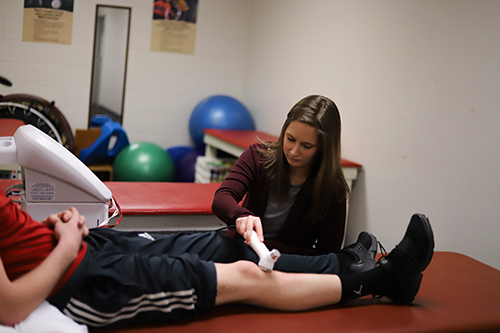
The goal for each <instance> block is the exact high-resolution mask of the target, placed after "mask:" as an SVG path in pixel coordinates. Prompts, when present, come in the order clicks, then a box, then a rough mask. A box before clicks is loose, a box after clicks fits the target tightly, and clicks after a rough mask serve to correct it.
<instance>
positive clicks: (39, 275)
mask: <svg viewBox="0 0 500 333" xmlns="http://www.w3.org/2000/svg"><path fill="white" fill-rule="evenodd" d="M70 212H71V214H70V215H71V216H70V217H69V220H68V221H67V222H66V221H64V222H63V221H62V220H60V221H59V222H54V223H53V227H54V231H55V236H56V239H57V241H58V243H57V245H56V247H55V248H54V250H53V251H52V252H51V254H50V255H49V256H48V257H47V258H46V259H45V260H44V261H43V262H42V263H41V264H40V265H39V266H38V267H37V268H35V269H34V270H32V271H31V272H29V273H27V274H25V275H24V276H22V277H20V278H18V279H17V280H15V281H10V279H9V278H8V276H7V273H6V272H5V268H4V266H3V262H2V260H1V258H0V324H4V325H11V326H12V325H15V324H17V323H19V322H21V321H22V320H24V319H25V318H26V317H27V316H28V315H29V314H30V313H31V312H33V311H34V310H35V309H36V308H38V307H39V306H40V305H41V304H42V303H43V301H44V300H45V299H46V298H47V297H48V296H49V294H50V292H51V291H52V290H53V289H54V287H55V286H56V284H57V282H58V281H59V279H60V278H61V276H62V275H63V274H64V272H65V271H66V269H67V268H68V267H69V265H70V264H71V263H72V262H73V260H75V258H76V256H77V253H78V249H79V248H80V246H81V243H82V237H83V236H85V234H86V233H87V232H88V230H87V231H86V230H85V229H86V227H85V225H84V222H83V223H82V220H83V219H82V218H83V217H80V215H79V213H78V211H77V210H76V209H74V208H71V210H70ZM67 216H69V215H67ZM83 221H84V220H83Z"/></svg>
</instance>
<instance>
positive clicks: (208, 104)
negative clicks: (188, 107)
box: [189, 95, 255, 149]
mask: <svg viewBox="0 0 500 333" xmlns="http://www.w3.org/2000/svg"><path fill="white" fill-rule="evenodd" d="M208 128H215V129H228V130H248V131H253V130H255V125H254V121H253V118H252V116H251V115H250V112H249V111H248V109H247V108H246V107H245V106H244V105H243V104H242V103H241V102H240V101H238V100H237V99H235V98H233V97H230V96H225V95H215V96H211V97H208V98H206V99H204V100H203V101H201V102H200V103H198V105H196V107H195V108H194V110H193V112H192V113H191V117H190V119H189V134H190V135H191V139H192V140H193V142H194V144H195V146H196V148H197V149H203V148H204V147H205V144H204V142H203V135H204V134H203V130H204V129H208Z"/></svg>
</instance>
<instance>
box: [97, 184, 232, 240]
mask: <svg viewBox="0 0 500 333" xmlns="http://www.w3.org/2000/svg"><path fill="white" fill-rule="evenodd" d="M104 184H105V185H106V186H107V187H108V188H109V189H110V190H111V193H112V194H113V197H114V198H115V200H116V202H117V203H118V205H120V210H121V212H122V213H123V218H122V222H121V223H120V224H119V225H118V226H116V227H115V228H116V229H117V230H140V231H148V232H163V231H168V232H171V231H208V230H215V229H218V228H221V227H225V226H226V224H225V223H224V222H222V221H221V220H219V219H218V218H217V217H216V216H215V215H213V213H212V200H213V197H214V193H215V191H216V190H217V189H218V188H219V186H220V183H208V184H197V183H160V182H105V183H104ZM113 223H114V222H113V220H112V221H111V224H113Z"/></svg>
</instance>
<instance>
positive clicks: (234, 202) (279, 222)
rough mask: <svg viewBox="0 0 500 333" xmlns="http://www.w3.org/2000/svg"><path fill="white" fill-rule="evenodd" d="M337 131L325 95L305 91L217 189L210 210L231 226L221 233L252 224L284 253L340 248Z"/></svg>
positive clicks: (238, 232) (335, 114)
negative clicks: (268, 138)
mask: <svg viewBox="0 0 500 333" xmlns="http://www.w3.org/2000/svg"><path fill="white" fill-rule="evenodd" d="M340 136H341V121H340V114H339V111H338V109H337V106H336V105H335V103H334V102H333V101H332V100H330V99H329V98H327V97H324V96H320V95H311V96H307V97H305V98H303V99H302V100H300V101H299V102H298V103H297V104H295V105H294V106H293V107H292V109H291V110H290V111H289V113H288V115H287V118H286V121H285V123H284V124H283V127H282V130H281V134H280V136H279V139H278V141H277V142H260V143H256V144H253V145H251V146H250V147H248V148H247V149H246V150H245V151H244V152H243V154H242V155H241V156H240V157H239V159H238V161H237V163H236V165H235V167H234V168H233V170H232V171H231V173H230V175H229V176H228V177H227V178H226V179H225V181H224V182H223V183H222V184H221V186H220V188H219V189H218V190H217V191H216V193H215V196H214V201H213V205H212V210H213V212H214V214H216V215H217V216H218V217H219V218H220V219H221V220H223V221H224V222H225V223H226V224H227V225H229V226H233V225H234V226H235V228H229V229H228V230H227V232H226V235H227V236H228V237H229V238H233V239H234V238H237V237H240V236H243V235H244V234H245V232H247V231H251V230H255V231H256V232H257V235H258V236H259V239H260V240H261V241H264V242H265V244H266V245H267V246H268V248H276V249H278V250H280V251H281V252H283V253H294V254H322V253H328V252H332V251H336V250H338V249H340V247H341V246H342V242H343V240H344V233H345V222H346V203H347V200H348V197H349V187H348V185H347V183H346V181H345V179H344V175H343V173H342V170H341V167H340V159H341V151H340V150H341V145H340ZM243 199H244V201H243V203H242V204H241V206H240V204H239V203H240V202H241V201H242V200H243ZM247 235H248V238H247V242H249V235H250V232H248V233H247ZM365 236H366V235H365ZM372 241H373V240H372ZM365 243H368V244H370V242H369V241H366V242H365Z"/></svg>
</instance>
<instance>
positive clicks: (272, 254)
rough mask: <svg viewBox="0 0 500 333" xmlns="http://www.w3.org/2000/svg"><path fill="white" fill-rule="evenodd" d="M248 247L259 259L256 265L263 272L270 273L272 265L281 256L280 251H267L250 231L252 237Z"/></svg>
mask: <svg viewBox="0 0 500 333" xmlns="http://www.w3.org/2000/svg"><path fill="white" fill-rule="evenodd" d="M246 235H247V233H246V232H245V238H246ZM250 246H251V247H252V249H253V250H254V251H255V252H256V253H257V255H258V256H259V258H260V260H259V263H258V265H259V267H260V268H261V269H262V270H263V271H265V272H270V271H272V270H273V267H274V263H275V262H276V260H278V258H279V257H280V255H281V253H280V251H278V250H276V249H273V250H272V251H269V250H268V249H267V247H266V245H264V243H262V242H261V241H260V240H259V237H258V236H257V233H256V232H255V230H252V236H251V237H250Z"/></svg>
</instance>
